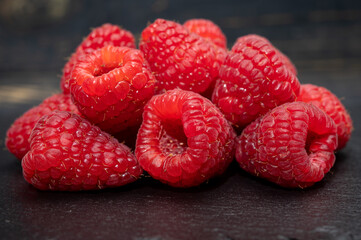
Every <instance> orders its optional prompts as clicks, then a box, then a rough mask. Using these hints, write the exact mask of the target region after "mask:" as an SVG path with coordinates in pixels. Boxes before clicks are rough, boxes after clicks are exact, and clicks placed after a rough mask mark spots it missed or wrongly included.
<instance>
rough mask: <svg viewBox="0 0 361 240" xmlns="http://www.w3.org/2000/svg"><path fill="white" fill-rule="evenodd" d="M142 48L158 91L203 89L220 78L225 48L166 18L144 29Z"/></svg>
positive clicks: (199, 91) (198, 90)
mask: <svg viewBox="0 0 361 240" xmlns="http://www.w3.org/2000/svg"><path fill="white" fill-rule="evenodd" d="M139 48H140V50H141V51H142V52H143V53H144V55H145V58H146V59H147V60H148V62H149V64H150V67H151V69H152V71H153V73H154V74H155V78H156V79H157V80H158V82H157V86H156V91H157V92H162V91H164V90H170V89H174V88H177V87H179V88H181V89H184V90H191V91H193V92H197V93H202V92H204V91H205V90H206V89H207V88H208V87H209V86H210V85H211V83H212V82H213V81H215V79H216V78H217V77H218V73H219V68H220V65H221V64H222V62H223V61H224V58H225V55H226V51H225V50H224V49H222V48H220V47H217V46H216V45H215V44H212V43H211V42H209V41H208V40H206V39H204V38H202V37H200V36H199V35H197V34H194V33H190V32H189V31H188V30H187V29H186V28H185V27H184V26H182V25H180V24H178V23H176V22H173V21H167V20H164V19H157V20H156V21H155V22H154V23H152V24H150V25H149V26H148V27H147V28H145V29H144V30H143V32H142V35H141V40H140V45H139Z"/></svg>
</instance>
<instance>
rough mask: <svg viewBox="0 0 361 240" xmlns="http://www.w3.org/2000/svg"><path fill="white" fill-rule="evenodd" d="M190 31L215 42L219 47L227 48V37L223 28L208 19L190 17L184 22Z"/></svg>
mask: <svg viewBox="0 0 361 240" xmlns="http://www.w3.org/2000/svg"><path fill="white" fill-rule="evenodd" d="M183 26H184V27H186V28H187V29H188V30H189V31H190V32H193V33H196V34H198V35H199V36H201V37H203V38H205V39H207V40H209V41H211V42H213V43H214V44H216V45H217V46H218V47H221V48H224V49H227V39H226V36H225V35H224V33H223V32H222V30H221V29H220V28H219V26H217V25H216V24H215V23H214V22H212V21H211V20H208V19H189V20H188V21H186V22H185V23H184V24H183Z"/></svg>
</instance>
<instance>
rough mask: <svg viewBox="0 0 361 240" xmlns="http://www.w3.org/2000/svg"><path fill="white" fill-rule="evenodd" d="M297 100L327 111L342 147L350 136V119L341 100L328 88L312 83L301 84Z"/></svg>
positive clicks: (339, 147) (339, 144)
mask: <svg viewBox="0 0 361 240" xmlns="http://www.w3.org/2000/svg"><path fill="white" fill-rule="evenodd" d="M297 100H298V101H302V102H306V103H310V104H313V105H315V106H317V107H319V108H320V109H321V110H323V111H324V112H325V113H327V114H328V115H329V116H330V117H331V118H332V119H333V120H334V121H335V123H336V127H337V135H338V147H337V149H342V148H344V147H345V146H346V143H347V142H348V140H349V139H350V137H351V132H352V128H353V127H352V119H351V117H350V115H349V114H348V113H347V111H346V109H345V107H344V106H343V105H342V103H341V101H340V100H339V99H338V98H337V97H336V96H335V95H334V94H333V93H331V92H330V91H329V90H327V89H326V88H324V87H318V86H315V85H312V84H303V85H301V91H300V95H299V96H298V98H297Z"/></svg>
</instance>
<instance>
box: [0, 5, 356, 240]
mask: <svg viewBox="0 0 361 240" xmlns="http://www.w3.org/2000/svg"><path fill="white" fill-rule="evenodd" d="M156 18H166V19H170V20H176V21H178V22H180V23H183V22H184V21H186V20H187V19H190V18H208V19H211V20H212V21H214V22H215V23H216V24H218V25H219V26H220V27H221V28H222V30H223V31H224V33H225V35H226V36H227V39H228V47H231V46H232V44H233V43H234V41H235V40H236V39H237V38H238V37H240V36H242V35H245V34H249V33H257V34H260V35H263V36H265V37H267V38H268V39H269V40H270V41H271V42H272V43H273V44H274V45H275V46H277V47H278V48H279V49H281V50H282V51H283V52H284V53H286V54H287V55H288V56H289V57H290V58H291V60H292V61H293V62H294V63H295V65H296V67H297V69H298V72H299V80H300V82H301V83H313V84H317V85H322V86H325V87H327V88H328V89H330V90H331V91H332V92H333V93H335V94H336V95H337V96H338V97H340V98H341V99H342V102H343V103H344V105H345V106H346V108H347V109H348V110H349V112H350V114H351V116H352V118H353V121H354V128H355V129H354V132H353V135H352V138H351V140H350V142H349V144H348V145H347V147H346V148H345V149H343V150H342V151H340V152H338V153H337V154H336V156H337V160H336V164H335V166H334V168H333V169H332V170H331V172H330V173H329V174H327V176H326V178H325V179H324V180H323V181H322V182H320V183H318V184H316V185H315V186H313V187H311V188H309V189H305V190H288V189H283V188H280V187H278V186H275V185H273V184H270V183H267V182H265V181H263V180H260V179H256V178H254V177H251V176H249V175H248V174H246V173H245V172H243V171H242V170H240V169H239V167H238V166H237V164H235V163H233V164H232V165H231V166H230V168H229V169H228V171H227V172H226V173H225V174H224V175H223V176H222V177H219V178H216V179H212V180H210V181H209V182H208V183H206V184H203V185H201V186H199V187H196V188H191V189H173V188H170V187H167V186H164V185H162V184H160V183H159V182H157V181H155V180H152V179H150V178H144V179H141V180H140V181H138V182H136V183H134V184H131V185H129V186H126V187H123V188H118V189H111V190H103V191H98V192H81V193H56V192H40V191H37V190H35V189H34V188H33V187H32V186H30V185H28V184H27V183H26V182H25V180H23V178H22V173H21V166H20V162H19V161H18V160H16V159H15V157H13V156H12V155H11V154H10V153H9V152H8V151H7V150H6V148H5V145H4V139H5V134H6V130H7V129H8V127H9V126H10V124H11V123H12V122H13V121H14V120H15V118H16V117H18V116H20V115H21V114H22V113H24V112H25V111H26V110H27V109H29V108H30V107H32V106H35V105H37V104H38V103H40V102H41V101H42V100H43V99H44V98H45V97H48V96H50V95H51V94H53V93H55V92H58V91H59V80H60V77H59V75H61V69H62V67H63V66H64V64H65V62H66V59H67V57H68V56H69V55H70V54H71V53H72V51H74V49H75V48H76V46H77V45H78V44H79V43H80V42H81V40H82V38H83V37H84V36H86V35H87V34H88V33H89V32H90V29H91V28H92V27H97V26H100V25H102V24H103V23H105V22H110V23H113V24H118V25H121V26H122V27H124V28H125V29H127V30H129V31H131V32H133V34H134V35H135V36H136V38H137V39H138V38H139V35H140V33H141V31H142V29H143V28H145V27H146V26H147V24H148V23H149V22H153V21H154V20H155V19H156ZM360 43H361V1H344V0H333V1H287V0H283V1H261V0H253V1H229V0H222V1H170V0H152V1H137V0H133V1H85V0H79V1H71V0H63V1H61V0H2V1H0V106H1V108H0V148H1V152H0V154H1V155H0V158H1V159H0V231H1V235H0V238H3V239H83V238H89V239H104V238H107V239H108V238H110V239H152V240H158V239H159V240H160V239H281V240H284V239H289V240H291V239H338V240H341V239H342V240H353V239H361V210H360V209H361V207H360V206H361V176H360V175H361V162H360V161H361V159H360V158H361V150H360V144H359V143H360V140H361V131H360V129H359V124H358V123H359V122H360V120H361V113H360V109H361V93H360V91H361V44H360Z"/></svg>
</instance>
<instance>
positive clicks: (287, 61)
mask: <svg viewBox="0 0 361 240" xmlns="http://www.w3.org/2000/svg"><path fill="white" fill-rule="evenodd" d="M246 37H252V38H254V39H259V40H261V41H264V42H268V44H270V45H272V43H271V42H270V41H268V39H267V38H264V37H262V36H259V35H256V34H249V35H247V36H246ZM245 39H246V38H245V37H240V38H238V39H237V41H236V43H235V44H234V45H236V44H238V42H244V40H245ZM273 47H274V46H273ZM274 49H275V50H276V52H277V53H278V55H279V57H280V59H281V61H282V62H283V63H284V64H285V66H286V67H287V68H288V69H289V70H290V71H291V72H292V73H293V74H295V75H297V69H296V67H295V65H293V63H292V61H291V60H290V59H289V58H288V57H287V56H286V55H285V54H284V53H282V52H281V51H280V50H279V49H277V48H276V47H274Z"/></svg>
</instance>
